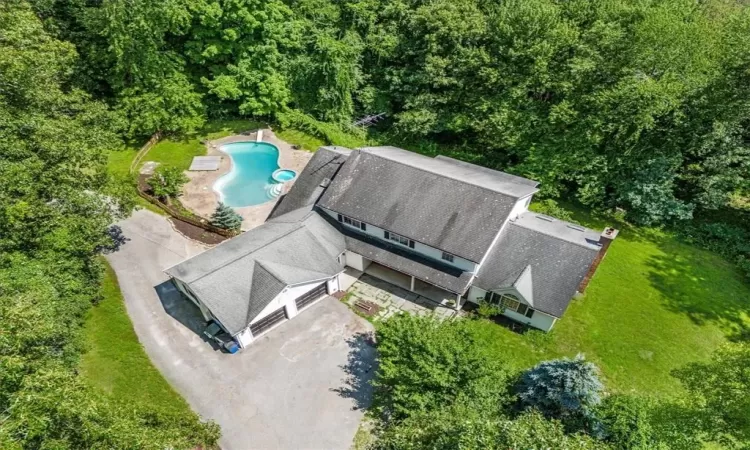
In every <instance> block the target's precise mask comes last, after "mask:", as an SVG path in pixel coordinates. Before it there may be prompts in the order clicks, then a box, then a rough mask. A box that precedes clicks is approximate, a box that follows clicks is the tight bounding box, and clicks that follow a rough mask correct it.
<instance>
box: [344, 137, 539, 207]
mask: <svg viewBox="0 0 750 450" xmlns="http://www.w3.org/2000/svg"><path fill="white" fill-rule="evenodd" d="M365 148H377V147H365ZM394 148H398V147H394ZM400 150H404V149H400ZM358 151H359V152H360V153H362V150H361V149H358ZM404 151H407V152H408V151H409V150H404ZM364 153H366V154H368V155H373V156H376V157H378V158H382V159H387V160H388V161H391V162H394V163H396V164H400V165H402V166H407V167H411V168H413V169H416V170H419V171H421V172H427V173H431V174H433V175H436V176H439V177H440V176H441V177H444V178H449V179H451V180H454V181H458V182H459V183H463V184H468V185H469V186H474V187H476V188H479V189H481V190H483V191H487V192H493V193H495V194H500V195H504V196H506V197H508V198H515V199H520V198H523V197H516V196H514V195H510V194H506V193H504V192H499V191H496V190H494V189H489V188H486V187H484V186H482V185H479V184H474V183H470V182H468V181H466V180H462V179H460V178H456V177H452V176H448V175H445V174H438V173H435V172H433V171H431V170H427V169H424V168H422V167H417V166H413V165H411V164H406V163H403V162H401V161H398V160H395V159H391V158H386V157H384V156H382V155H378V154H377V153H371V152H369V151H368V152H364ZM412 153H416V152H412ZM417 154H418V155H421V156H424V155H422V154H421V153H417ZM425 158H427V159H431V160H435V158H430V157H428V156H425ZM469 164H471V163H469ZM493 170H494V169H493ZM526 197H528V196H526Z"/></svg>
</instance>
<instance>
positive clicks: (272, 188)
mask: <svg viewBox="0 0 750 450" xmlns="http://www.w3.org/2000/svg"><path fill="white" fill-rule="evenodd" d="M283 191H284V184H283V183H273V184H269V185H268V186H266V195H268V198H276V197H278V196H279V195H281V193H282V192H283Z"/></svg>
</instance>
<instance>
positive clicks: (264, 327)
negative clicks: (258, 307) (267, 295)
mask: <svg viewBox="0 0 750 450" xmlns="http://www.w3.org/2000/svg"><path fill="white" fill-rule="evenodd" d="M287 318H288V317H287V315H286V308H285V307H283V306H282V307H281V308H279V309H277V310H276V311H274V312H272V313H271V314H269V315H267V316H266V317H264V318H262V319H260V320H259V321H257V322H255V323H254V324H252V325H250V331H251V332H252V333H253V336H259V335H260V334H261V333H263V332H264V331H268V330H269V329H271V328H273V327H274V326H275V325H277V324H280V323H281V322H283V321H285V320H286V319H287Z"/></svg>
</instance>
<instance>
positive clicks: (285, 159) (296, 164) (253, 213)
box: [181, 128, 313, 230]
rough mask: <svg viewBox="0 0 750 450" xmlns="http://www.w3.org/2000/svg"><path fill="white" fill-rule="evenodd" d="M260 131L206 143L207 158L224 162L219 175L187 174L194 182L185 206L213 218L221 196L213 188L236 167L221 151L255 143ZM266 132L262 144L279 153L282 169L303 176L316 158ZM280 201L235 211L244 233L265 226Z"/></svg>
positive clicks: (184, 199) (285, 186)
mask: <svg viewBox="0 0 750 450" xmlns="http://www.w3.org/2000/svg"><path fill="white" fill-rule="evenodd" d="M257 131H258V130H253V131H251V132H245V133H242V134H236V135H232V136H227V137H224V138H220V139H213V140H207V141H206V142H205V146H206V155H209V156H221V157H222V160H221V163H220V164H219V170H216V171H211V172H190V171H186V172H185V173H186V174H187V176H188V178H189V179H190V181H189V182H188V183H187V184H185V186H183V196H182V198H181V202H182V204H183V205H184V206H185V207H186V208H188V209H190V210H191V211H193V212H195V213H197V214H198V215H200V216H203V217H206V218H208V217H211V214H213V212H214V210H215V209H216V206H218V204H219V201H220V196H219V194H218V193H217V192H216V191H215V190H214V188H213V186H214V183H216V181H217V180H218V179H219V178H221V177H222V176H224V175H225V174H227V173H229V172H230V170H231V168H232V164H233V162H232V157H231V156H230V155H229V154H228V153H225V152H223V151H221V149H220V147H221V146H222V145H225V144H231V143H234V142H255V141H256V138H257ZM262 131H263V138H262V140H261V142H265V143H267V144H272V145H274V146H276V148H277V149H278V150H279V158H278V162H277V164H278V165H279V168H284V169H291V170H294V171H295V172H297V174H298V175H299V174H300V173H301V172H302V170H303V169H304V167H305V166H306V165H307V162H308V161H310V158H312V155H313V152H309V151H306V150H297V149H294V148H292V146H291V144H289V143H287V142H285V141H282V140H281V139H279V138H277V137H276V135H275V134H274V133H273V130H271V129H270V128H264V129H262ZM297 178H298V177H297ZM297 178H295V179H293V180H291V181H289V182H286V183H284V184H283V192H282V195H283V194H285V193H286V192H288V190H289V188H291V186H292V185H293V184H294V182H295V181H296V180H297ZM279 198H281V196H279V197H277V198H276V199H274V200H270V201H268V202H266V203H261V204H260V205H254V206H245V207H240V208H234V210H235V211H237V213H239V214H240V215H241V216H242V219H243V220H242V229H243V230H249V229H252V228H255V227H257V226H258V225H261V224H262V223H264V222H265V220H266V218H267V217H268V215H269V214H270V213H271V211H272V210H273V208H274V206H275V205H276V202H277V201H278V199H279Z"/></svg>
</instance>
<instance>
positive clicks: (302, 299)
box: [294, 283, 328, 311]
mask: <svg viewBox="0 0 750 450" xmlns="http://www.w3.org/2000/svg"><path fill="white" fill-rule="evenodd" d="M327 293H328V291H327V290H326V283H323V284H321V285H320V286H317V287H315V288H313V289H312V290H311V291H309V292H307V293H305V294H302V295H300V296H299V297H297V300H295V301H294V303H295V304H296V305H297V311H302V309H303V308H305V307H307V306H310V305H311V304H312V303H314V302H315V301H316V300H320V298H321V297H323V296H324V295H326V294H327Z"/></svg>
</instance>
